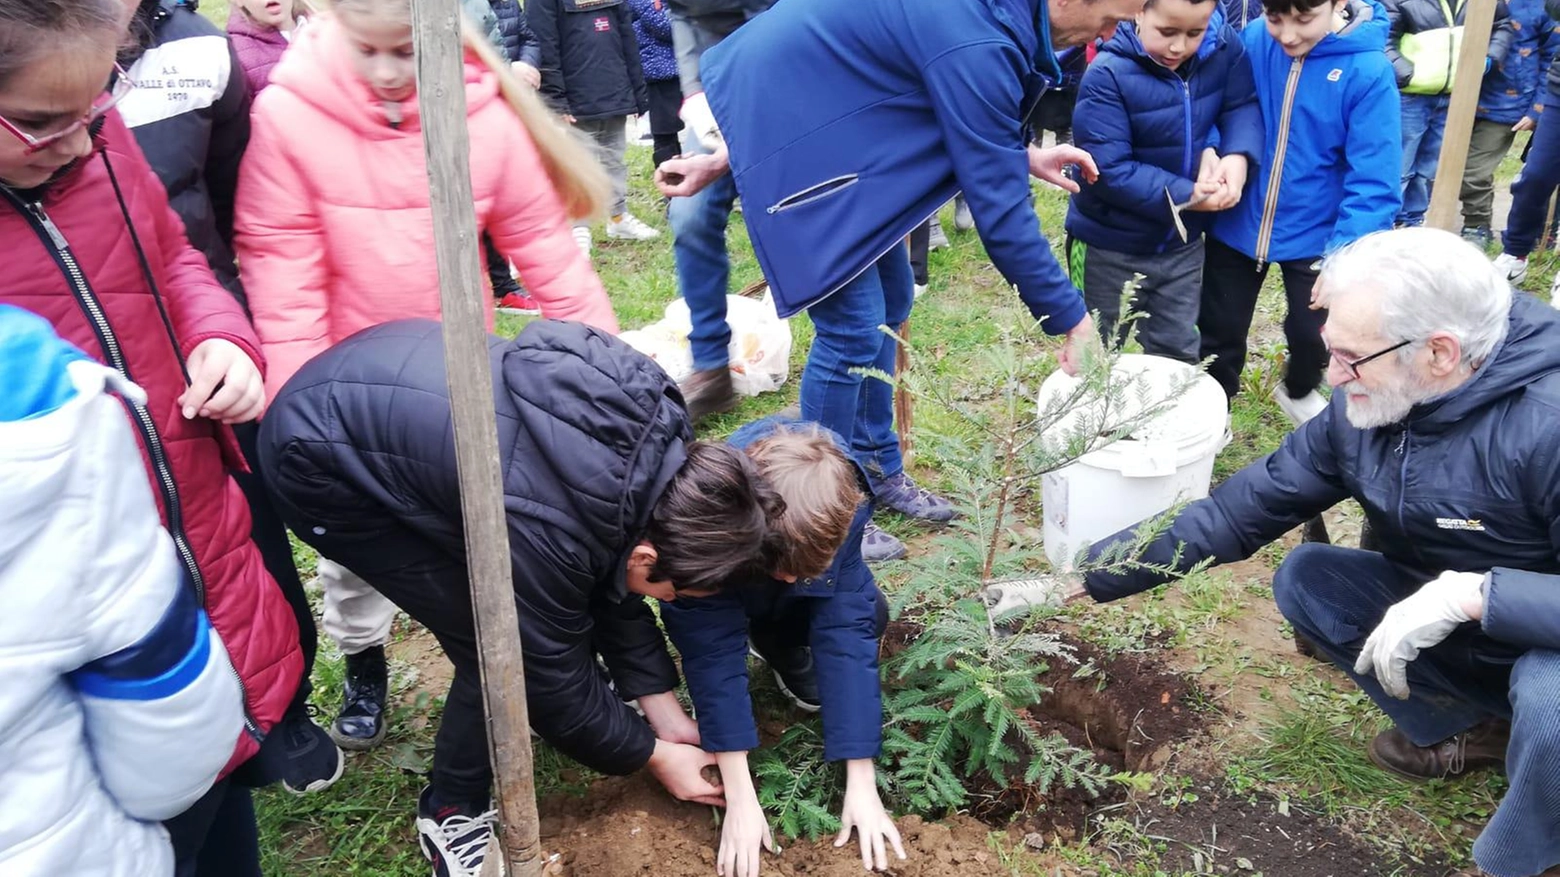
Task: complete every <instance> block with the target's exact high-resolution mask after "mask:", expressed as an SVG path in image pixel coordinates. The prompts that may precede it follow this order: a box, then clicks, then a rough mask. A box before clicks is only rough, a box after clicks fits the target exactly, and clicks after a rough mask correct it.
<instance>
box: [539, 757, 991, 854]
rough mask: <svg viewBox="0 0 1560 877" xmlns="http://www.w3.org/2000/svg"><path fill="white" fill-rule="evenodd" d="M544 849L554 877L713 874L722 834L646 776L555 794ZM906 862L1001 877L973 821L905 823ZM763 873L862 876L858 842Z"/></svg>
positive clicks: (810, 849) (706, 815)
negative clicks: (583, 792) (579, 793)
mask: <svg viewBox="0 0 1560 877" xmlns="http://www.w3.org/2000/svg"><path fill="white" fill-rule="evenodd" d="M541 813H542V823H541V836H542V846H543V848H544V849H545V850H546V851H547V852H548V853H549V854H550V855H553V856H556V859H554V862H553V864H552V865H551V867H550V868H549V871H548V873H549V874H550V875H556V877H643V875H649V874H654V875H657V877H684V875H686V877H709V875H713V874H714V873H715V851H716V849H717V848H718V846H719V844H720V829H719V828H718V827H717V826H716V825H715V821H714V818H713V811H712V809H711V808H709V807H703V806H699V805H695V804H684V803H680V802H677V801H674V800H672V799H671V798H669V797H667V795H666V792H665V791H664V790H662V789H661V788H660V786H658V785H656V784H655V782H654V781H653V780H650V779H648V778H646V777H644V776H633V777H622V778H614V779H608V780H604V781H602V782H600V783H597V784H596V785H594V786H592V787H591V792H590V795H589V796H588V797H585V798H568V797H557V798H552V799H549V800H547V801H544V802H542V804H541ZM897 824H898V826H899V831H900V834H901V836H902V838H903V840H904V846H905V856H906V858H905V861H903V862H898V861H896V862H895V863H894V866H893V868H892V869H890V870H889V871H888V872H887V873H888V874H891V875H899V877H963V875H975V877H980V875H993V877H995V875H1001V874H1004V873H1005V872H1004V871H1003V870H1002V867H1001V865H1000V862H999V860H998V857H997V856H996V855H995V854H994V853H992V852H991V851H990V850H989V849H988V848H987V845H986V837H987V835H988V834H989V833H990V831H991V829H990V828H988V827H987V826H986V825H984V824H982V823H981V822H979V821H977V820H975V819H971V818H969V817H967V816H954V817H952V818H950V819H947V820H944V821H941V822H931V823H929V822H923V821H921V820H920V819H919V818H917V817H914V816H909V817H904V818H901V819H899V820H898V821H897ZM764 873H765V874H775V875H792V877H794V875H807V877H846V875H850V877H856V875H860V874H861V873H862V868H861V858H860V855H859V852H858V847H857V846H856V843H855V839H854V838H852V840H851V842H850V843H848V844H847V845H846V846H845V847H843V848H841V849H835V847H834V845H833V843H832V841H831V840H829V839H824V840H819V841H816V842H809V841H795V842H792V843H791V844H789V845H787V846H785V847H784V848H783V850H782V851H781V853H780V854H779V855H778V856H766V857H765V860H764Z"/></svg>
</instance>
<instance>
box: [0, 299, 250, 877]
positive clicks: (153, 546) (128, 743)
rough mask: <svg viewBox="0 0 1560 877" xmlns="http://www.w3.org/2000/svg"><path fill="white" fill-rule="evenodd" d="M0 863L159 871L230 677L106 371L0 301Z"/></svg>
mask: <svg viewBox="0 0 1560 877" xmlns="http://www.w3.org/2000/svg"><path fill="white" fill-rule="evenodd" d="M0 387H3V388H4V391H3V392H0V497H4V502H3V503H0V606H4V607H5V612H4V613H0V679H4V680H5V684H4V685H3V686H0V874H5V875H7V877H32V875H58V874H92V875H104V877H118V875H165V874H172V873H173V848H172V846H171V845H170V844H169V841H168V836H167V833H166V832H165V831H164V830H163V828H162V827H161V826H160V825H158V824H157V822H156V820H160V819H167V818H169V817H171V816H174V815H176V814H178V813H180V812H182V811H183V810H185V809H186V808H188V807H189V806H190V805H191V804H192V803H194V801H195V800H196V799H197V798H199V797H200V796H201V795H202V794H204V793H205V792H206V790H207V789H208V788H210V786H211V784H212V783H213V782H214V781H215V780H216V778H217V772H218V771H220V770H221V769H222V766H223V765H224V764H225V763H226V762H227V760H228V757H229V756H230V755H231V754H232V751H233V741H234V740H235V739H236V738H237V737H238V735H239V733H240V731H241V730H242V728H243V723H244V716H243V704H242V701H241V699H240V693H239V687H238V677H237V674H236V673H235V672H234V671H233V668H232V665H231V664H230V663H229V661H228V655H227V651H226V650H225V649H224V648H223V645H222V641H221V639H219V638H218V636H217V633H216V631H215V630H213V629H212V627H211V624H210V622H209V621H208V620H207V618H206V614H205V612H204V611H202V610H201V608H200V602H199V600H198V599H197V597H196V595H195V591H194V587H193V586H192V584H191V583H190V581H189V580H188V578H187V576H186V574H185V572H184V566H183V564H181V563H180V562H179V559H178V556H177V554H176V553H175V549H174V546H173V541H172V539H171V538H170V537H169V536H168V533H167V531H165V530H164V529H163V528H162V526H161V525H160V524H159V523H158V515H157V507H156V506H155V505H154V504H153V501H152V495H151V489H150V487H149V486H148V484H147V481H146V470H145V467H144V466H143V465H142V464H141V457H140V452H139V450H138V449H137V446H136V443H135V441H134V439H133V438H132V437H131V435H130V427H129V424H128V422H127V421H126V417H125V412H124V408H123V406H122V405H121V404H120V402H119V400H118V399H117V398H115V396H114V395H111V392H115V393H119V394H123V395H125V396H127V397H134V396H139V395H140V393H141V390H140V388H138V387H136V386H135V385H134V384H131V383H129V382H128V381H126V380H125V379H124V378H122V377H121V376H120V375H119V373H118V372H115V371H113V370H112V369H109V368H106V367H104V366H102V365H99V364H98V363H96V362H93V361H92V360H90V359H88V358H87V357H86V356H85V355H84V354H82V353H81V352H80V351H79V350H77V349H76V348H74V347H71V346H70V345H68V344H66V343H65V342H64V341H61V340H60V339H59V337H58V336H56V335H55V334H54V330H53V329H52V328H51V326H50V325H49V323H48V322H47V321H46V320H44V319H42V318H40V317H37V316H35V315H33V314H32V313H30V312H28V311H24V310H22V309H20V308H15V307H11V306H6V305H0Z"/></svg>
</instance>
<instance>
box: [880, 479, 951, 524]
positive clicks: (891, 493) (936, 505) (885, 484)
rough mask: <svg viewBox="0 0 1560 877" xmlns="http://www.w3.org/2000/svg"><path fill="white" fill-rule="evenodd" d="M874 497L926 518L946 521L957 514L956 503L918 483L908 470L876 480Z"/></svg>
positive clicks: (885, 504)
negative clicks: (954, 505)
mask: <svg viewBox="0 0 1560 877" xmlns="http://www.w3.org/2000/svg"><path fill="white" fill-rule="evenodd" d="M872 496H873V497H874V498H876V499H877V501H878V502H879V503H880V504H881V505H884V506H887V507H888V508H891V509H893V510H894V511H896V512H899V513H900V514H902V515H908V516H910V517H912V518H919V519H920V520H923V521H932V522H934V523H938V524H943V523H947V522H948V521H951V520H953V518H954V515H955V514H957V512H956V511H955V510H954V508H953V503H951V502H949V501H947V500H946V499H943V498H942V497H940V496H938V495H937V494H935V493H932V492H931V491H930V490H927V489H926V488H924V487H921V486H920V485H918V484H916V483H915V479H913V478H911V477H910V474H909V473H908V472H900V473H899V474H898V475H890V476H889V477H887V478H884V479H882V480H878V479H872Z"/></svg>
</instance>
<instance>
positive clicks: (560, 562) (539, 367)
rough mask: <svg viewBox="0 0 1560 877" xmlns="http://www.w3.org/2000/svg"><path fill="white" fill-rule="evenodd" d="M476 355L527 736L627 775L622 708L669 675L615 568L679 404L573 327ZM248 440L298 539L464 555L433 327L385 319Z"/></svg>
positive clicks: (638, 728)
mask: <svg viewBox="0 0 1560 877" xmlns="http://www.w3.org/2000/svg"><path fill="white" fill-rule="evenodd" d="M488 353H489V359H490V361H491V363H492V368H493V404H494V408H495V409H496V411H497V413H498V436H497V437H498V449H499V457H500V461H501V464H502V472H503V479H504V485H503V487H504V508H505V510H506V512H507V518H508V524H509V552H510V558H511V560H512V563H513V570H514V588H515V601H516V603H517V605H518V608H519V612H520V631H521V636H522V640H523V643H524V650H525V678H526V697H527V702H528V703H529V705H530V713H531V727H533V728H535V729H536V731H537V733H539V734H541V736H542V737H543V739H545V740H547V742H549V743H551V744H552V745H554V746H556V747H557V748H558V749H559V750H561V751H562V752H564V753H565V754H567V755H568V756H569V757H570V758H573V759H574V760H576V761H578V762H580V763H581V764H584V765H586V766H587V767H590V768H591V769H593V770H598V771H602V772H604V773H612V774H626V773H631V772H633V771H635V770H638V769H639V768H641V767H643V766H644V765H645V763H646V762H647V761H648V760H649V759H650V754H651V752H652V750H653V749H654V748H655V734H654V733H652V732H651V730H650V727H649V726H648V725H646V724H645V722H644V720H643V719H641V718H640V717H639V716H637V715H635V714H634V713H633V711H632V710H630V709H629V708H628V706H626V705H625V704H624V703H623V699H634V698H638V697H641V696H643V695H646V694H656V693H660V692H663V691H671V690H672V689H673V688H675V687H676V686H677V672H676V669H675V668H674V666H673V665H672V661H671V657H670V656H669V655H668V654H667V651H666V640H665V638H664V637H663V636H662V635H661V631H660V629H659V628H657V627H656V623H655V617H654V615H653V614H652V613H651V611H650V606H649V604H648V603H647V602H645V600H644V599H642V598H639V597H636V596H634V595H632V594H631V593H629V592H628V591H627V589H626V584H625V580H624V564H625V562H626V560H627V556H628V553H629V551H631V550H632V549H633V547H634V545H635V544H636V543H637V542H638V541H639V539H640V538H641V534H643V533H644V531H645V528H646V526H647V525H648V523H649V520H650V514H651V511H652V510H653V508H654V507H655V504H656V502H657V501H658V500H659V499H660V496H661V494H662V492H663V491H665V489H666V485H667V483H669V482H670V481H671V478H672V476H673V475H674V474H675V473H676V472H677V470H678V469H679V468H681V466H682V464H683V461H684V460H686V459H687V451H686V450H685V449H686V446H687V443H688V442H690V441H692V439H693V430H692V428H691V426H690V425H689V423H688V415H687V412H686V411H685V410H684V408H683V401H682V396H681V394H680V393H679V392H678V390H677V385H676V384H675V383H673V382H672V380H671V379H670V378H668V377H667V376H666V373H665V372H664V371H662V370H661V368H660V367H659V366H657V365H656V364H655V363H654V362H653V361H652V360H651V359H649V358H648V357H646V356H644V355H642V354H640V353H638V352H637V351H635V350H634V349H633V348H631V347H629V346H628V345H627V344H624V343H623V342H621V341H618V340H617V339H616V338H613V337H612V336H610V335H607V334H605V333H603V332H598V331H597V330H595V329H591V328H588V327H586V326H583V325H580V324H577V323H564V322H557V321H551V320H549V321H538V322H534V323H531V324H530V325H528V326H526V327H525V329H524V330H523V331H521V333H520V336H519V337H518V338H516V339H515V340H514V341H505V340H502V339H499V338H492V339H490V340H489V342H488ZM538 375H545V376H546V377H547V380H538V379H537V376H538ZM260 433H261V434H260V448H261V457H262V460H263V463H264V466H265V469H266V473H267V476H268V479H267V480H268V482H269V485H268V486H269V487H270V488H271V490H272V495H273V496H274V497H275V498H276V500H277V508H278V510H280V511H281V512H282V515H283V517H284V518H285V519H286V520H287V523H288V524H289V525H290V526H292V527H293V529H294V530H295V531H296V532H297V533H299V534H300V535H301V536H303V537H304V538H305V539H308V538H309V534H310V533H311V532H313V530H314V528H315V527H325V528H329V529H330V530H332V531H334V532H335V533H336V534H337V535H338V536H339V535H341V534H342V533H343V532H345V531H351V533H352V536H353V538H360V539H362V540H364V541H366V542H369V543H372V544H379V543H378V542H375V540H379V541H380V542H383V543H385V544H387V546H388V545H389V544H390V543H392V542H393V541H394V540H397V539H405V538H407V534H408V533H411V534H415V536H417V537H420V538H422V539H425V540H428V541H430V542H432V543H433V544H434V545H435V546H437V547H438V548H440V549H442V550H443V551H445V552H448V553H449V554H450V556H453V557H464V556H465V543H464V537H463V528H462V524H461V507H460V491H459V488H458V484H457V479H456V469H455V444H454V434H453V431H452V427H451V422H450V401H449V390H448V388H447V387H446V385H445V370H444V343H443V337H442V334H441V333H440V331H439V324H438V323H435V322H433V321H431V320H399V321H395V322H391V323H384V324H381V325H379V326H375V327H373V328H370V329H365V330H363V331H362V332H359V333H357V334H356V335H353V336H352V337H350V338H348V339H347V340H345V341H343V342H341V343H340V344H337V345H336V346H335V347H332V348H331V349H330V350H328V351H326V352H325V353H322V354H320V355H319V356H317V357H315V358H314V359H312V360H310V361H309V363H308V364H307V365H305V366H304V367H303V368H302V369H300V370H299V371H298V373H297V374H296V375H294V376H293V377H292V379H291V380H289V381H288V382H287V384H286V386H284V387H283V388H282V391H281V392H280V393H279V394H278V395H277V398H276V400H275V401H274V402H273V403H272V404H271V407H270V409H269V410H268V411H267V413H266V417H265V422H264V424H263V425H262V427H261V431H260ZM389 521H394V523H393V524H391V523H388V522H389ZM386 550H390V551H393V550H394V549H393V548H389V547H387V549H386ZM464 594H465V592H464V590H462V591H461V593H460V595H451V599H456V600H458V599H462V598H463V597H464ZM598 652H599V653H600V655H601V657H602V658H603V659H604V661H605V662H606V666H607V671H608V673H609V674H610V675H611V678H612V680H613V681H614V682H615V683H616V685H617V691H616V693H614V692H613V691H612V690H611V689H609V688H608V687H607V679H606V677H604V676H603V675H602V673H601V671H600V669H599V667H598V665H597V662H596V656H597V653H598Z"/></svg>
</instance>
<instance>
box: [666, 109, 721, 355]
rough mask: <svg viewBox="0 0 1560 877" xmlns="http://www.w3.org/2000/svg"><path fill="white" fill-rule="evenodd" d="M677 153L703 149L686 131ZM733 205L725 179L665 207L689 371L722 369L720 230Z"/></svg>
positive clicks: (701, 151) (693, 152)
mask: <svg viewBox="0 0 1560 877" xmlns="http://www.w3.org/2000/svg"><path fill="white" fill-rule="evenodd" d="M683 151H684V152H685V153H687V154H689V155H693V154H699V153H705V152H708V151H709V150H707V149H705V148H704V147H703V146H702V145H701V144H700V143H699V139H698V138H697V137H695V136H694V135H693V132H692V131H691V130H685V131H683ZM736 201H737V184H736V181H735V180H733V179H732V178H731V175H730V174H727V175H725V176H723V177H721V178H720V179H718V180H716V181H715V182H713V183H711V184H709V186H707V187H705V189H704V190H703V191H701V192H699V193H698V194H697V195H694V196H693V197H691V198H673V199H672V203H671V204H670V205H669V206H668V208H667V219H668V220H669V221H670V222H671V226H672V255H673V256H674V257H675V258H676V260H677V285H678V286H679V287H681V290H682V296H683V300H684V301H686V302H687V303H688V316H689V319H690V321H691V322H692V324H693V330H692V331H691V332H689V333H688V346H689V348H690V350H691V351H692V353H693V367H694V368H695V369H698V370H699V371H705V370H708V369H716V368H725V367H726V364H727V353H726V350H727V348H728V347H729V346H730V345H731V326H730V325H728V324H727V323H726V286H727V284H728V283H729V282H730V279H731V259H730V257H728V256H727V255H726V225H727V223H728V222H729V221H730V219H731V208H732V206H733V205H734V204H736Z"/></svg>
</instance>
